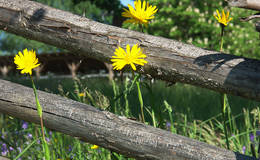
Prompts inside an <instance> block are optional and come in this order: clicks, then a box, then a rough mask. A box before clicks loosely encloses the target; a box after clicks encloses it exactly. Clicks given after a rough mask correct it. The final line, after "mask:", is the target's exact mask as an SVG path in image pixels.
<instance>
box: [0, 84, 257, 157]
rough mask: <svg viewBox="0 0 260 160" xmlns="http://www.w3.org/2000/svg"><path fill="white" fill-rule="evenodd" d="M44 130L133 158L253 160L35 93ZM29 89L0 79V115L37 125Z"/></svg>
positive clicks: (37, 119)
mask: <svg viewBox="0 0 260 160" xmlns="http://www.w3.org/2000/svg"><path fill="white" fill-rule="evenodd" d="M38 93H39V101H40V103H41V105H42V107H43V120H44V124H45V126H46V127H47V128H50V129H53V130H56V131H59V132H62V133H65V134H68V135H71V136H73V137H77V138H79V139H81V140H82V141H85V142H89V143H92V144H97V145H99V146H102V147H104V148H107V149H110V150H112V151H115V152H118V153H121V154H124V155H126V156H128V157H134V158H137V159H155V160H163V159H165V160H184V159H185V160H201V159H204V160H254V158H251V157H248V156H244V155H241V154H238V153H234V152H232V151H229V150H225V149H221V148H217V147H215V146H211V145H209V144H206V143H203V142H199V141H196V140H192V139H189V138H187V137H183V136H180V135H176V134H172V133H171V132H168V131H165V130H161V129H158V128H154V127H152V126H148V125H145V124H143V123H140V122H136V121H133V120H129V119H127V118H125V117H121V116H117V115H114V114H112V113H110V112H107V111H101V110H98V109H96V108H94V107H92V106H89V105H86V104H83V103H79V102H76V101H73V100H70V99H67V98H63V97H61V96H58V95H54V94H51V93H46V92H42V91H38ZM32 97H34V95H33V90H32V89H31V88H28V87H24V86H22V85H19V84H15V83H12V82H9V81H5V80H0V112H1V113H5V114H8V115H10V116H14V117H18V118H21V119H23V120H26V121H30V122H33V123H39V117H38V114H37V110H36V107H35V106H36V104H35V101H34V98H32Z"/></svg>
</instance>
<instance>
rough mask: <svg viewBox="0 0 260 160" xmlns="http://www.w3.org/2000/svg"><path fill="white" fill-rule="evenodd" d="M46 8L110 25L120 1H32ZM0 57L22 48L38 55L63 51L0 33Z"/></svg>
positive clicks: (117, 12) (117, 10) (119, 6)
mask: <svg viewBox="0 0 260 160" xmlns="http://www.w3.org/2000/svg"><path fill="white" fill-rule="evenodd" d="M34 1H37V2H40V3H43V4H46V5H48V6H51V7H54V8H58V9H61V10H65V11H69V12H72V13H74V14H78V15H80V16H85V17H87V18H90V19H92V20H95V21H98V22H101V23H106V24H112V22H113V17H114V16H118V14H119V13H120V8H121V5H120V1H119V0H114V1H94V0H34ZM0 37H1V38H0V47H1V51H0V55H1V54H16V53H17V52H18V51H20V50H23V49H24V48H28V49H34V50H36V51H37V52H38V53H42V52H45V53H53V52H58V51H64V50H63V49H58V48H56V47H54V46H50V45H47V44H44V43H40V42H36V41H33V40H28V39H25V38H22V37H20V36H16V35H14V34H10V33H6V32H4V31H0Z"/></svg>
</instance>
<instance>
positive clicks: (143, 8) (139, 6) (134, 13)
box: [122, 0, 158, 25]
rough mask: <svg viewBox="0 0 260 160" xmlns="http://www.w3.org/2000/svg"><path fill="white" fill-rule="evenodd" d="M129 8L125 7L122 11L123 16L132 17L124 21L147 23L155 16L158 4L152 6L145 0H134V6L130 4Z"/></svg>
mask: <svg viewBox="0 0 260 160" xmlns="http://www.w3.org/2000/svg"><path fill="white" fill-rule="evenodd" d="M128 9H129V10H127V9H125V8H124V12H123V13H122V16H123V17H126V18H130V19H127V20H125V21H124V23H133V24H144V25H147V23H148V20H150V19H153V18H154V14H155V13H156V12H157V10H158V9H156V6H150V5H149V3H148V2H146V1H145V0H144V1H143V3H142V2H141V0H136V1H134V7H133V6H131V5H128Z"/></svg>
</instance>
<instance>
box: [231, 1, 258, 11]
mask: <svg viewBox="0 0 260 160" xmlns="http://www.w3.org/2000/svg"><path fill="white" fill-rule="evenodd" d="M227 1H228V4H229V5H230V6H232V7H240V8H247V9H253V10H257V11H260V1H259V0H227Z"/></svg>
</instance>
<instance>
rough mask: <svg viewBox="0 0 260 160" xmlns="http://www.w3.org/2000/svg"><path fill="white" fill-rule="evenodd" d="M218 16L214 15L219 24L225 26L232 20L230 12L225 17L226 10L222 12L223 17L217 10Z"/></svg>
mask: <svg viewBox="0 0 260 160" xmlns="http://www.w3.org/2000/svg"><path fill="white" fill-rule="evenodd" d="M216 12H217V14H218V15H214V17H215V18H216V19H217V20H218V22H219V23H221V24H224V25H225V26H227V25H228V22H230V21H231V20H232V18H228V17H229V11H228V12H227V15H225V12H224V10H222V16H220V14H219V11H218V10H216Z"/></svg>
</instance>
